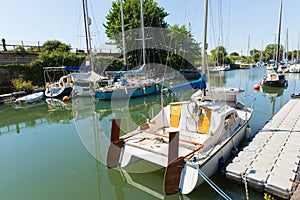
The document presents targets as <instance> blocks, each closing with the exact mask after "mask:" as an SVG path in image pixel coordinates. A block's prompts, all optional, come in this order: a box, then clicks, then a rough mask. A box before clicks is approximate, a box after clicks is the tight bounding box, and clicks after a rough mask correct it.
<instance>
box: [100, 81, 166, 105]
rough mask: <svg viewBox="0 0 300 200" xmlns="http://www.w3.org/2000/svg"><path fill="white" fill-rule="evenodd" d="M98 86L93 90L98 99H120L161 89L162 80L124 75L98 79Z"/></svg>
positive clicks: (145, 94)
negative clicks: (115, 77) (118, 77)
mask: <svg viewBox="0 0 300 200" xmlns="http://www.w3.org/2000/svg"><path fill="white" fill-rule="evenodd" d="M98 84H99V86H100V87H99V88H98V89H96V91H95V96H96V97H97V98H99V99H105V100H109V99H122V98H133V97H140V96H147V95H151V94H154V93H157V92H160V91H161V89H162V82H161V81H156V80H154V79H143V78H141V79H138V78H136V77H135V78H133V79H130V78H129V79H126V78H124V77H122V78H120V79H116V81H113V80H110V79H104V80H101V81H99V83H98Z"/></svg>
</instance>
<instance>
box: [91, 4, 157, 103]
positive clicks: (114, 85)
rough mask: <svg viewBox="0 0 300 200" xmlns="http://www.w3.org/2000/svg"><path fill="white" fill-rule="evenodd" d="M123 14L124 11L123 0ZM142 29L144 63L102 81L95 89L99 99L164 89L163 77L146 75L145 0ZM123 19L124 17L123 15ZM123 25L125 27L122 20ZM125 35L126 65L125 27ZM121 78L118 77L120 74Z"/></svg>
mask: <svg viewBox="0 0 300 200" xmlns="http://www.w3.org/2000/svg"><path fill="white" fill-rule="evenodd" d="M120 3H121V4H120V5H121V15H122V16H123V11H122V1H120ZM140 5H141V27H142V28H141V31H142V42H143V65H142V66H141V67H140V68H139V69H137V70H129V71H118V72H115V75H116V76H115V78H114V80H113V81H109V80H103V81H100V83H99V84H100V87H99V88H98V89H97V90H96V91H95V96H96V97H97V98H99V99H106V100H109V99H122V98H133V97H139V96H147V95H150V94H154V93H157V92H160V91H161V89H162V80H161V79H152V78H148V77H147V76H146V73H147V65H146V53H145V38H144V37H145V34H144V17H143V13H144V12H143V1H142V0H141V3H140ZM122 19H123V17H122ZM122 27H124V24H123V20H122ZM122 32H123V33H122V36H123V56H124V66H126V55H125V37H124V29H123V28H122ZM120 75H122V76H121V78H118V76H120Z"/></svg>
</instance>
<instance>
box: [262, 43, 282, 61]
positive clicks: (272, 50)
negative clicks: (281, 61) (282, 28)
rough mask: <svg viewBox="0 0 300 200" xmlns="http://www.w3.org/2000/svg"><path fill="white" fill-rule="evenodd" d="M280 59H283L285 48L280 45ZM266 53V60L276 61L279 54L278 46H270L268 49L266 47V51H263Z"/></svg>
mask: <svg viewBox="0 0 300 200" xmlns="http://www.w3.org/2000/svg"><path fill="white" fill-rule="evenodd" d="M279 49H280V50H279V52H280V53H279V58H281V57H282V55H283V49H284V48H283V46H282V45H280V48H279ZM263 53H264V56H265V58H266V60H271V59H273V60H275V59H276V54H277V44H268V45H267V46H266V47H265V50H264V51H263Z"/></svg>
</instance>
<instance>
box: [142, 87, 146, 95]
mask: <svg viewBox="0 0 300 200" xmlns="http://www.w3.org/2000/svg"><path fill="white" fill-rule="evenodd" d="M143 91H144V94H146V88H145V86H144V87H143Z"/></svg>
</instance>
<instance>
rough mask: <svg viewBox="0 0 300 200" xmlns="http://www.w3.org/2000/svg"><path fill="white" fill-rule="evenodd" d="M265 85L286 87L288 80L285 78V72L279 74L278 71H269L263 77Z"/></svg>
mask: <svg viewBox="0 0 300 200" xmlns="http://www.w3.org/2000/svg"><path fill="white" fill-rule="evenodd" d="M262 81H263V85H267V86H275V87H276V86H277V87H286V86H287V84H288V81H287V80H286V79H285V75H284V74H278V73H276V72H272V73H268V74H266V75H265V76H264V77H263V80H262Z"/></svg>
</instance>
